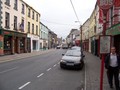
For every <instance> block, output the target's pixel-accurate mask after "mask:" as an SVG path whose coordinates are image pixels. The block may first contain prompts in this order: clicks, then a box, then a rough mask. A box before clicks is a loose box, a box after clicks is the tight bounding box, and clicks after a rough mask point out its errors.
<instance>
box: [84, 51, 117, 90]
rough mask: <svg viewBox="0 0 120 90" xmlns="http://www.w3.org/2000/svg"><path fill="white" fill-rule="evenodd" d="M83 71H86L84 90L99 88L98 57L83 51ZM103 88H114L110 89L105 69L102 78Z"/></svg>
mask: <svg viewBox="0 0 120 90" xmlns="http://www.w3.org/2000/svg"><path fill="white" fill-rule="evenodd" d="M85 60H86V66H85V70H86V71H85V72H86V75H85V77H86V90H100V67H101V60H100V59H99V57H97V56H94V55H92V54H91V53H87V52H85ZM103 90H115V86H114V89H110V87H109V84H108V81H107V75H106V69H104V78H103Z"/></svg>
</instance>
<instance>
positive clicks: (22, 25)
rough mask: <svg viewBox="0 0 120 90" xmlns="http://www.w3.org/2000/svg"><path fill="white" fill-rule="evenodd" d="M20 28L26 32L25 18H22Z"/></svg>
mask: <svg viewBox="0 0 120 90" xmlns="http://www.w3.org/2000/svg"><path fill="white" fill-rule="evenodd" d="M20 30H21V31H22V32H24V19H22V21H21V24H20Z"/></svg>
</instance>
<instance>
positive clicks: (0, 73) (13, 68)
mask: <svg viewBox="0 0 120 90" xmlns="http://www.w3.org/2000/svg"><path fill="white" fill-rule="evenodd" d="M17 68H18V67H14V68H11V69H7V70H4V71H2V72H0V74H2V73H6V72H9V71H12V70H15V69H17Z"/></svg>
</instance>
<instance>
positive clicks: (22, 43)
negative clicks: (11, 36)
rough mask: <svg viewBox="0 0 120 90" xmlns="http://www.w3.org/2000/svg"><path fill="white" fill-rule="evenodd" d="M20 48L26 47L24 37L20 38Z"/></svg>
mask: <svg viewBox="0 0 120 90" xmlns="http://www.w3.org/2000/svg"><path fill="white" fill-rule="evenodd" d="M20 48H24V39H23V38H21V39H20Z"/></svg>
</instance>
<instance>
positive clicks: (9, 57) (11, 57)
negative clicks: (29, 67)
mask: <svg viewBox="0 0 120 90" xmlns="http://www.w3.org/2000/svg"><path fill="white" fill-rule="evenodd" d="M54 50H55V49H49V50H45V51H33V52H31V53H21V54H14V55H5V56H1V57H0V63H2V62H7V61H12V60H18V59H23V58H27V57H32V56H37V55H41V54H44V53H49V52H51V51H54Z"/></svg>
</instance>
